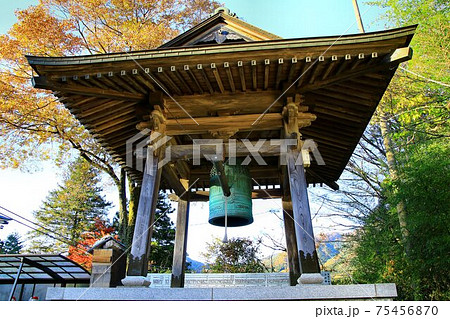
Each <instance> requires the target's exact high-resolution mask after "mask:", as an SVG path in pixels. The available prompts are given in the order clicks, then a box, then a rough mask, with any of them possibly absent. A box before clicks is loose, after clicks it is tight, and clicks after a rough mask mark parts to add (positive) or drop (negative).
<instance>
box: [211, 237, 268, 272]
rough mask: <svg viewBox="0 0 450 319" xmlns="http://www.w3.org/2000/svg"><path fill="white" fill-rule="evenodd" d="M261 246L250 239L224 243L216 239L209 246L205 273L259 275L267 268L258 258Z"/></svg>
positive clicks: (238, 239) (232, 240) (232, 239)
mask: <svg viewBox="0 0 450 319" xmlns="http://www.w3.org/2000/svg"><path fill="white" fill-rule="evenodd" d="M258 253H259V246H258V245H255V244H254V242H253V241H252V240H250V239H248V238H231V239H229V240H228V242H226V243H223V242H222V241H221V240H220V239H218V238H216V239H214V241H213V242H212V243H209V244H207V249H206V252H205V253H203V256H204V257H205V258H206V261H207V265H206V269H205V271H207V272H212V273H258V272H264V271H265V270H266V267H265V266H264V264H263V263H262V261H261V259H260V258H259V257H258Z"/></svg>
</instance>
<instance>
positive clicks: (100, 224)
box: [67, 219, 114, 270]
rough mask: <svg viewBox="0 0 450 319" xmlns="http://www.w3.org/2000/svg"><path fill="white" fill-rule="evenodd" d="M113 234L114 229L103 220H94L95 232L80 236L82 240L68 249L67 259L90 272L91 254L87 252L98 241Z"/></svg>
mask: <svg viewBox="0 0 450 319" xmlns="http://www.w3.org/2000/svg"><path fill="white" fill-rule="evenodd" d="M113 232H114V227H111V226H108V225H107V224H106V222H105V221H104V220H101V219H96V221H95V230H93V231H90V232H86V233H84V234H82V235H81V237H82V240H81V241H79V242H78V243H77V245H76V246H70V247H69V255H68V256H67V257H68V258H69V259H71V260H73V261H75V262H76V263H78V264H80V265H81V266H83V267H84V268H86V269H88V270H91V268H92V254H90V253H88V252H87V250H88V249H89V248H91V247H92V246H93V245H94V244H95V242H97V241H98V240H99V239H101V238H102V237H104V236H106V235H109V234H111V233H113Z"/></svg>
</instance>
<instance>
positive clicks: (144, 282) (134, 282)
mask: <svg viewBox="0 0 450 319" xmlns="http://www.w3.org/2000/svg"><path fill="white" fill-rule="evenodd" d="M150 284H151V282H150V280H148V279H147V277H144V276H126V277H125V278H123V279H122V285H124V286H125V287H142V288H148V287H149V286H150Z"/></svg>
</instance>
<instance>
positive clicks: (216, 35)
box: [214, 28, 229, 44]
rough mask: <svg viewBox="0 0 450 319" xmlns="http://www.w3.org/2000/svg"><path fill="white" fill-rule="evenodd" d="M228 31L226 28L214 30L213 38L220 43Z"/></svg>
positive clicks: (224, 39)
mask: <svg viewBox="0 0 450 319" xmlns="http://www.w3.org/2000/svg"><path fill="white" fill-rule="evenodd" d="M228 34H229V32H228V31H227V30H223V29H222V28H221V29H219V30H217V31H216V32H214V40H215V41H216V42H217V43H219V44H221V43H224V42H225V41H226V40H227V35H228Z"/></svg>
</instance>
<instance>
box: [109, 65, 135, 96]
mask: <svg viewBox="0 0 450 319" xmlns="http://www.w3.org/2000/svg"><path fill="white" fill-rule="evenodd" d="M125 76H126V71H125V70H122V71H120V73H119V74H117V76H114V78H111V79H114V81H115V82H118V83H119V84H120V86H122V87H124V88H125V89H126V90H127V91H130V92H134V93H140V92H139V91H138V90H137V89H135V88H134V87H133V86H132V85H131V84H130V83H129V81H128V80H127V79H125Z"/></svg>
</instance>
